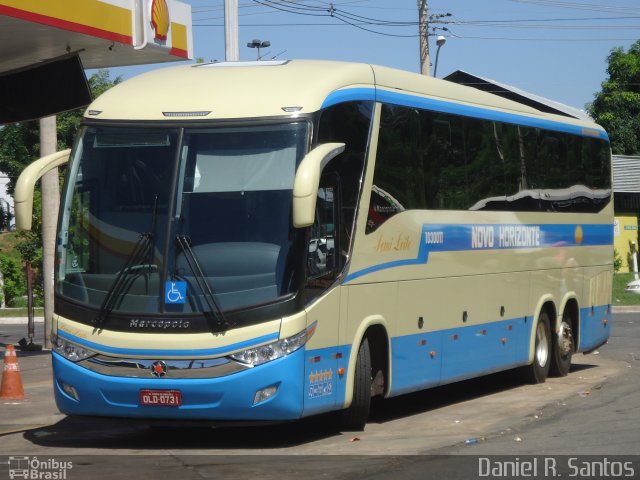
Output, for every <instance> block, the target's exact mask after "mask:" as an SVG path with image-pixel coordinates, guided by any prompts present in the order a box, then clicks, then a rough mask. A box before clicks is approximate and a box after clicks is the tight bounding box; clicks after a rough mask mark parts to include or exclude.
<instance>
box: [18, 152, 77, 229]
mask: <svg viewBox="0 0 640 480" xmlns="http://www.w3.org/2000/svg"><path fill="white" fill-rule="evenodd" d="M70 153H71V150H70V149H67V150H62V151H61V152H56V153H52V154H51V155H47V156H45V157H42V158H40V159H38V160H36V161H35V162H33V163H31V164H30V165H28V166H27V167H26V168H25V169H24V170H23V171H22V173H21V174H20V176H19V177H18V181H17V182H16V189H15V193H14V196H13V201H14V204H15V207H14V209H15V216H16V228H17V229H18V230H31V216H32V214H33V189H34V188H35V185H36V182H37V181H38V180H39V179H40V178H41V177H42V176H43V175H44V174H45V173H47V172H48V171H50V170H52V169H54V168H56V167H58V166H60V165H63V164H65V163H67V162H68V161H69V154H70Z"/></svg>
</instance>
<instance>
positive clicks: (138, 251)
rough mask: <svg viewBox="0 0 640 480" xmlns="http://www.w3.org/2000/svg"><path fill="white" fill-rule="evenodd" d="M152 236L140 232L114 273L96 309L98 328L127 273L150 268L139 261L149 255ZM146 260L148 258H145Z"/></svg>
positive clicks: (122, 284)
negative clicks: (118, 268) (120, 267)
mask: <svg viewBox="0 0 640 480" xmlns="http://www.w3.org/2000/svg"><path fill="white" fill-rule="evenodd" d="M152 238H153V234H152V233H150V232H148V233H141V234H140V236H139V237H138V241H137V242H136V244H135V245H134V247H133V250H132V251H131V253H130V254H129V257H128V258H127V261H126V263H125V265H124V267H123V268H122V269H121V270H120V271H119V272H118V274H117V275H116V279H115V280H114V281H113V283H112V284H111V287H109V291H108V292H107V294H106V295H105V297H104V300H103V301H102V305H100V310H98V316H97V317H96V319H95V321H94V325H95V326H96V327H98V328H101V327H102V325H103V323H104V321H105V320H106V318H107V317H108V316H109V314H110V313H111V312H112V311H113V309H114V308H115V306H116V303H117V302H118V298H119V297H120V295H121V294H122V292H123V291H124V289H125V287H126V285H127V282H126V279H127V276H128V275H129V273H131V272H132V271H134V269H138V268H139V267H141V266H142V267H144V266H146V267H148V268H151V265H150V264H147V265H141V264H140V262H141V261H142V260H143V259H144V258H145V257H147V256H148V255H149V253H150V248H151V239H152ZM147 260H148V259H147Z"/></svg>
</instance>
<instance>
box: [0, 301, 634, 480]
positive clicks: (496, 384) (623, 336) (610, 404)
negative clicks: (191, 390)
mask: <svg viewBox="0 0 640 480" xmlns="http://www.w3.org/2000/svg"><path fill="white" fill-rule="evenodd" d="M39 330H41V328H40V326H38V325H37V326H36V332H38V331H39ZM612 332H613V334H612V337H611V339H610V341H609V343H608V344H607V345H606V346H604V347H603V348H601V349H600V350H599V351H598V353H597V354H596V355H593V354H592V355H588V356H583V355H578V356H576V357H575V362H574V367H573V369H572V372H571V373H570V375H569V376H568V377H565V378H553V379H549V380H548V381H547V382H546V383H545V384H541V385H525V384H523V383H522V382H521V381H520V380H519V378H518V377H517V375H514V373H513V372H506V373H503V374H497V375H492V376H489V377H485V378H482V379H476V380H472V381H467V382H460V383H458V384H454V385H450V386H446V387H440V388H436V389H432V390H428V391H425V392H421V393H418V394H412V395H406V396H403V397H398V398H394V399H389V400H387V401H384V402H382V403H381V404H378V405H376V406H375V408H374V411H373V413H372V418H371V421H370V423H369V424H368V425H367V428H366V430H365V431H364V432H361V433H357V434H354V433H341V432H338V431H336V430H335V428H334V427H333V425H332V422H331V417H330V416H320V417H315V418H310V419H305V420H303V421H300V422H294V423H290V424H284V425H272V426H265V427H243V428H233V429H228V428H227V429H202V428H181V429H173V428H149V427H148V426H143V425H139V424H131V423H124V424H123V423H117V422H107V423H105V422H96V421H94V420H87V419H82V418H68V417H65V416H63V415H61V414H59V413H57V411H56V409H55V405H54V404H53V400H52V398H51V386H50V383H51V380H50V372H49V370H48V369H49V368H50V361H49V355H48V354H46V353H43V354H31V355H28V356H21V357H20V362H21V369H22V371H23V377H24V381H25V390H26V392H27V400H26V401H25V402H23V403H22V404H16V405H9V404H6V403H5V404H0V462H2V461H3V459H4V460H6V461H8V458H9V456H12V457H14V458H16V457H17V456H33V455H37V456H38V458H39V459H54V460H56V459H57V461H59V462H62V461H69V462H71V463H72V466H73V467H72V468H70V469H69V470H68V471H66V477H65V478H68V479H70V480H74V479H83V478H95V479H96V480H99V479H103V478H104V479H107V478H109V479H113V478H118V479H129V478H132V479H134V478H135V479H146V478H158V477H162V478H164V479H172V478H180V479H186V480H189V479H203V478H220V479H225V480H226V479H235V478H238V479H243V480H244V479H247V478H260V479H270V478H278V479H287V478H296V479H298V478H301V477H303V478H304V477H305V476H306V477H310V478H323V477H330V478H345V479H346V478H349V479H351V478H372V479H377V478H385V479H386V478H394V479H395V478H398V479H414V478H416V479H417V478H420V479H430V478H438V479H458V478H460V479H462V478H465V479H466V478H479V476H478V475H479V473H478V458H479V457H484V456H491V455H516V456H518V458H523V459H525V458H527V455H536V456H545V458H546V456H557V455H567V456H584V455H593V456H594V457H590V458H595V459H596V461H599V460H600V459H602V458H603V456H610V457H612V456H614V455H637V454H638V453H640V314H637V313H632V314H615V315H614V320H613V329H612ZM25 333H26V327H25V326H23V325H0V343H4V342H7V341H11V342H15V341H17V340H19V339H20V338H22V337H23V336H25ZM39 338H40V339H41V336H40V337H38V336H36V342H38V341H41V340H40V339H39ZM2 455H5V457H2ZM30 458H33V457H30ZM562 458H567V457H561V458H560V461H562ZM630 458H633V459H634V460H633V461H634V462H635V464H634V465H635V466H634V468H635V470H634V476H633V477H631V478H640V457H637V456H636V457H630ZM543 460H544V458H542V459H541V461H543ZM14 461H15V460H14ZM45 466H46V465H45ZM10 467H11V465H10V464H8V465H7V466H5V467H4V468H7V469H8V468H10ZM7 475H8V470H6V471H5V472H3V465H0V480H2V479H3V478H8V476H7ZM565 476H568V475H565ZM514 478H524V477H514ZM528 478H531V477H528ZM536 478H546V477H536ZM581 478H582V477H581ZM584 478H596V477H584ZM597 478H611V477H608V476H605V477H597Z"/></svg>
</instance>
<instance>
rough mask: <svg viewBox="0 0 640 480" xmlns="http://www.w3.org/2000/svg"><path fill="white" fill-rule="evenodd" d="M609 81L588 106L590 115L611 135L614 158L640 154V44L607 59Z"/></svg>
mask: <svg viewBox="0 0 640 480" xmlns="http://www.w3.org/2000/svg"><path fill="white" fill-rule="evenodd" d="M608 64H609V65H608V67H607V73H608V75H609V78H607V79H606V80H605V81H604V82H602V91H600V92H598V93H597V94H596V96H595V100H594V101H593V103H591V104H590V105H588V106H587V109H588V111H589V113H590V115H591V116H592V117H593V118H594V119H595V120H596V122H598V123H599V124H600V125H602V126H603V127H604V128H605V129H606V130H607V132H608V133H609V138H610V139H611V149H612V150H613V153H614V154H619V155H638V154H640V40H637V41H636V42H635V43H633V44H632V45H631V47H629V50H628V51H627V52H625V51H624V49H623V48H621V47H618V48H614V49H613V50H612V51H611V54H610V55H609V57H608Z"/></svg>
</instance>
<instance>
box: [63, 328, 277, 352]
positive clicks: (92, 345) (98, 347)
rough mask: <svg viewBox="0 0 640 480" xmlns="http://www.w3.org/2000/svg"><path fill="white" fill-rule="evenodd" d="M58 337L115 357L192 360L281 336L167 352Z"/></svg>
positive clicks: (243, 347)
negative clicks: (181, 358)
mask: <svg viewBox="0 0 640 480" xmlns="http://www.w3.org/2000/svg"><path fill="white" fill-rule="evenodd" d="M58 335H59V336H60V337H62V338H64V339H66V340H69V341H70V342H73V343H76V344H78V345H80V346H82V347H85V348H87V349H89V350H96V351H99V352H105V353H111V354H114V355H121V356H125V357H126V356H135V357H140V356H143V355H146V356H151V357H164V356H171V357H186V358H192V357H194V356H221V355H225V354H227V353H231V352H234V351H238V350H242V349H245V348H251V347H253V346H256V345H261V344H264V343H267V342H273V341H276V340H277V339H278V338H279V334H278V333H277V332H275V333H271V334H269V335H263V336H261V337H256V338H252V339H251V340H246V341H244V342H238V343H233V344H231V345H226V346H224V347H218V348H202V349H179V350H178V349H176V350H167V349H149V348H147V349H138V348H118V347H109V346H107V345H102V344H99V343H94V342H90V341H88V340H85V339H83V338H80V337H77V336H75V335H72V334H71V333H69V332H66V331H64V330H62V329H60V330H58Z"/></svg>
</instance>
